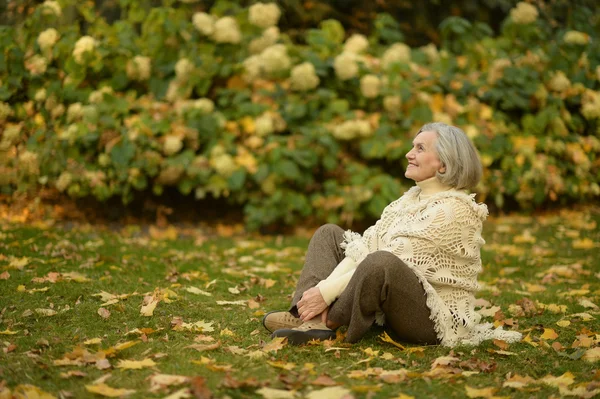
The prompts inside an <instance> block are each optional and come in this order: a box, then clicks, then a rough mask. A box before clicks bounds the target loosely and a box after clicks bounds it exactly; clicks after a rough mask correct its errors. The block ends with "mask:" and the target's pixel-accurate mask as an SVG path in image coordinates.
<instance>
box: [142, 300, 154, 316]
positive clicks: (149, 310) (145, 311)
mask: <svg viewBox="0 0 600 399" xmlns="http://www.w3.org/2000/svg"><path fill="white" fill-rule="evenodd" d="M158 302H159V299H158V298H152V300H151V301H150V302H149V303H148V304H146V305H142V308H141V309H140V314H141V315H142V316H147V317H149V316H152V315H153V314H154V309H156V305H157V304H158Z"/></svg>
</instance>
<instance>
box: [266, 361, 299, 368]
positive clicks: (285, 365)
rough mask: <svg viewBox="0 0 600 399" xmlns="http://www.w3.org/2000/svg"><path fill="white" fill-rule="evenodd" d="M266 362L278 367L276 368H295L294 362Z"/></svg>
mask: <svg viewBox="0 0 600 399" xmlns="http://www.w3.org/2000/svg"><path fill="white" fill-rule="evenodd" d="M267 364H269V365H271V366H273V367H275V368H278V369H283V370H288V371H289V370H293V369H294V368H296V364H295V363H287V362H282V361H274V362H273V361H270V360H267Z"/></svg>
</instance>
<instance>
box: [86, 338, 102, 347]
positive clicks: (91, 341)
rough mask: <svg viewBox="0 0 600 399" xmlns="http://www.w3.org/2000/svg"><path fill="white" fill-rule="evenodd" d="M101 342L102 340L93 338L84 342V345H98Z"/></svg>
mask: <svg viewBox="0 0 600 399" xmlns="http://www.w3.org/2000/svg"><path fill="white" fill-rule="evenodd" d="M101 342H102V338H92V339H88V340H86V341H83V344H84V345H98V344H99V343H101Z"/></svg>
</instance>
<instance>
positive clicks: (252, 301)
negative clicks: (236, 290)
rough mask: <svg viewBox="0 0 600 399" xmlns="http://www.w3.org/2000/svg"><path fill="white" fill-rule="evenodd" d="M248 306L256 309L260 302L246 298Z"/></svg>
mask: <svg viewBox="0 0 600 399" xmlns="http://www.w3.org/2000/svg"><path fill="white" fill-rule="evenodd" d="M248 307H249V308H250V309H258V308H259V307H260V303H258V302H256V301H255V300H254V299H249V300H248Z"/></svg>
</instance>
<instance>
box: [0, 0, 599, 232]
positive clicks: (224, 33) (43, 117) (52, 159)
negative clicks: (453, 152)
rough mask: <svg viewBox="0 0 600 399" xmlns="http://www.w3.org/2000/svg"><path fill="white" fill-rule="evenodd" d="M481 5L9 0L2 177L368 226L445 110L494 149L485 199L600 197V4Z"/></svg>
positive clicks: (9, 184) (2, 58) (4, 181)
mask: <svg viewBox="0 0 600 399" xmlns="http://www.w3.org/2000/svg"><path fill="white" fill-rule="evenodd" d="M481 3H482V4H479V2H474V1H466V0H465V1H461V2H453V4H454V6H452V7H449V6H444V5H442V3H441V2H440V4H437V2H434V1H431V2H425V3H423V4H420V5H417V4H410V5H409V4H407V3H406V2H403V1H380V2H373V4H371V5H369V6H366V8H365V9H363V8H360V5H359V2H353V1H342V0H338V1H333V0H332V1H329V2H324V1H323V2H318V1H304V2H300V1H295V0H286V1H281V2H278V3H265V4H263V3H258V2H252V1H246V2H233V1H210V2H203V1H193V0H185V1H175V0H162V1H158V0H155V1H132V0H119V1H104V2H103V1H97V2H93V1H85V2H81V1H75V0H61V1H51V0H48V1H45V2H43V3H39V2H33V1H9V2H8V3H7V5H6V9H5V10H3V12H1V13H0V15H2V17H1V18H2V21H0V22H2V23H3V25H2V26H0V48H1V49H2V51H1V52H0V101H1V102H0V129H1V131H2V133H1V135H0V190H1V192H3V193H5V194H8V195H13V194H16V193H21V192H37V191H38V190H58V191H59V192H63V193H66V194H68V195H70V196H73V197H88V196H93V197H95V198H97V199H99V200H103V201H104V200H107V199H109V198H114V197H120V198H121V199H122V200H123V202H125V203H127V202H130V201H132V200H133V199H134V198H135V196H136V195H140V194H141V195H146V194H147V192H148V190H151V192H153V193H154V194H155V195H160V194H161V193H162V192H163V191H164V190H165V188H169V187H176V188H177V190H178V191H179V192H180V193H182V194H183V195H190V196H194V197H195V198H197V199H203V198H218V199H222V201H226V202H228V203H233V204H237V205H239V206H242V207H243V209H244V212H245V215H246V221H247V224H248V226H249V227H251V228H257V227H260V226H266V225H270V224H282V223H283V224H296V223H299V222H300V221H305V220H307V218H309V219H310V220H311V221H329V222H336V223H343V224H346V225H349V224H351V223H352V222H353V221H355V220H360V219H363V218H374V217H377V216H379V214H380V212H381V211H382V209H383V207H384V206H385V205H387V203H389V202H390V201H392V200H393V199H395V198H397V197H398V196H399V195H401V193H402V192H403V191H404V190H405V189H407V188H408V187H409V186H410V185H411V182H408V181H406V180H405V179H404V178H403V172H404V168H405V166H406V160H405V158H404V154H405V153H406V152H407V151H408V150H409V148H410V144H411V141H412V138H413V136H414V133H415V132H416V131H417V130H418V128H419V127H420V126H421V125H422V124H424V123H426V122H429V121H432V120H436V121H443V122H447V123H452V124H455V125H458V126H460V127H461V128H463V129H464V130H465V132H466V133H467V134H468V135H469V136H470V137H471V138H472V139H473V140H474V142H475V144H476V145H477V147H478V149H479V150H480V153H481V158H482V162H483V164H484V166H485V175H484V180H483V181H482V183H481V184H480V185H479V187H478V188H477V192H478V193H479V197H478V198H479V199H480V200H483V201H485V202H487V203H488V204H490V205H494V206H496V207H498V208H509V209H512V208H517V207H518V208H521V209H532V208H535V207H538V208H539V207H545V206H547V205H550V204H562V205H564V204H572V203H576V202H586V201H597V200H598V198H599V197H600V186H599V183H600V161H599V157H598V155H599V153H600V140H599V138H598V137H599V130H598V129H599V126H600V125H599V123H598V118H600V92H599V91H598V90H599V89H600V83H599V80H600V51H599V50H600V46H599V42H598V37H599V35H598V29H599V27H600V13H599V12H598V11H599V10H598V6H597V5H595V2H594V1H580V2H567V1H535V2H529V3H527V2H519V3H517V2H514V1H488V2H481ZM332 18H337V19H332ZM438 21H440V23H439V25H438ZM409 45H410V46H409ZM202 203H203V202H199V204H200V206H201V204H202Z"/></svg>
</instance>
